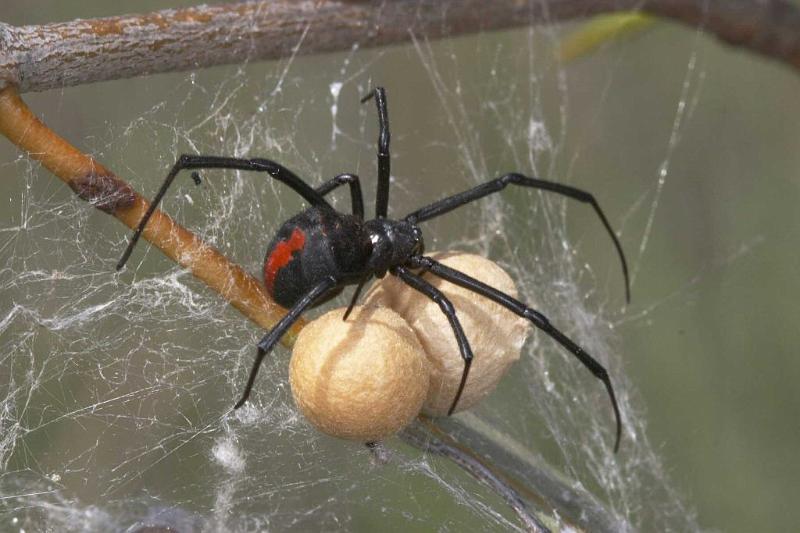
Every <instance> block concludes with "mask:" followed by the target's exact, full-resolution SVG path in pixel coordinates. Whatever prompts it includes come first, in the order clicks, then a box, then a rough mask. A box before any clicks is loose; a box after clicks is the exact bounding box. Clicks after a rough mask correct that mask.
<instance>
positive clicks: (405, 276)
mask: <svg viewBox="0 0 800 533" xmlns="http://www.w3.org/2000/svg"><path fill="white" fill-rule="evenodd" d="M390 272H391V273H392V274H394V275H395V276H397V277H399V278H400V279H401V280H403V281H404V282H405V283H406V284H407V285H409V286H410V287H411V288H413V289H415V290H417V291H419V292H421V293H422V294H424V295H425V296H427V297H428V298H430V299H431V300H433V301H434V302H435V303H437V304H438V305H439V308H440V309H441V310H442V313H444V315H445V316H446V317H447V320H448V321H449V322H450V327H451V328H453V333H454V334H455V337H456V342H457V343H458V349H459V351H460V352H461V358H462V359H464V373H463V374H462V376H461V383H460V384H459V386H458V392H456V397H455V398H454V399H453V404H452V405H451V406H450V410H449V411H448V412H447V415H448V416H449V415H452V414H453V411H455V409H456V405H458V400H459V399H461V393H462V392H464V386H465V385H466V384H467V376H468V375H469V368H470V366H471V365H472V348H471V347H470V345H469V341H468V340H467V336H466V335H465V334H464V329H463V328H462V327H461V322H459V320H458V317H457V316H456V310H455V308H454V307H453V303H452V302H451V301H450V300H449V299H448V298H447V296H445V295H444V294H443V293H442V291H440V290H439V289H437V288H436V287H434V286H433V285H431V284H430V283H428V282H427V281H425V280H424V279H423V278H421V277H420V276H417V275H416V274H414V273H412V272H410V271H409V270H408V269H406V268H404V267H401V266H398V267H394V268H392V269H391V270H390Z"/></svg>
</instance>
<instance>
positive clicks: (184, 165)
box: [117, 155, 330, 270]
mask: <svg viewBox="0 0 800 533" xmlns="http://www.w3.org/2000/svg"><path fill="white" fill-rule="evenodd" d="M207 168H221V169H230V170H250V171H254V172H266V173H268V174H269V175H270V176H271V177H272V178H273V179H276V180H278V181H280V182H282V183H285V184H286V185H288V186H289V188H291V189H292V190H293V191H295V192H296V193H297V194H299V195H300V196H302V197H303V198H304V199H305V200H306V201H307V202H308V203H309V204H311V205H313V206H327V207H330V204H328V202H327V201H325V199H324V198H323V197H322V195H321V194H319V193H318V192H317V191H315V190H314V189H313V188H312V187H311V186H310V185H309V184H307V183H306V182H305V181H303V180H302V179H300V178H299V177H298V176H297V175H296V174H295V173H294V172H292V171H291V170H289V169H288V168H286V167H284V166H283V165H281V164H280V163H276V162H275V161H270V160H269V159H241V158H237V157H221V156H213V155H182V156H180V157H179V158H178V161H177V162H176V163H175V164H174V165H173V167H172V169H171V170H170V171H169V174H167V177H166V178H165V179H164V183H162V184H161V188H160V189H159V190H158V193H156V195H155V197H154V198H153V201H152V202H150V206H149V207H148V208H147V212H146V213H145V214H144V216H143V217H142V220H140V221H139V226H138V227H137V228H136V231H135V232H134V234H133V237H131V240H130V242H129V243H128V247H127V248H126V249H125V252H124V253H123V254H122V257H121V258H120V260H119V262H118V263H117V270H121V269H122V267H123V266H125V263H126V262H127V261H128V258H129V257H130V255H131V253H132V252H133V248H134V247H135V246H136V243H137V242H138V241H139V237H141V235H142V232H143V231H144V228H145V226H146V225H147V221H148V220H150V217H151V216H153V213H154V212H155V210H156V208H157V207H158V204H159V202H160V201H161V199H162V198H163V197H164V195H165V194H166V193H167V189H169V186H170V185H171V184H172V182H173V180H174V179H175V176H177V175H178V172H180V171H181V170H184V169H186V170H191V169H207ZM192 179H194V180H195V183H197V182H198V181H199V179H200V178H199V176H198V175H197V173H196V172H193V173H192Z"/></svg>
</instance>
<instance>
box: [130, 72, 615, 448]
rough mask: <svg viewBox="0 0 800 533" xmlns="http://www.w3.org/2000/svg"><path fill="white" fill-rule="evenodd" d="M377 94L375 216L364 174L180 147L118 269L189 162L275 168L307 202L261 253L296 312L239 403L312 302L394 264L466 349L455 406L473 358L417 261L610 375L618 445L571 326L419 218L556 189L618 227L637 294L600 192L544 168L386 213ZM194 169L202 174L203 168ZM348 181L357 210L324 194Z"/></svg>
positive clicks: (385, 154)
mask: <svg viewBox="0 0 800 533" xmlns="http://www.w3.org/2000/svg"><path fill="white" fill-rule="evenodd" d="M371 98H374V99H375V103H376V105H377V108H378V122H379V126H380V134H379V136H378V191H377V198H376V201H375V218H374V219H372V220H366V221H365V220H364V200H363V196H362V194H361V185H360V183H359V179H358V176H356V175H354V174H341V175H339V176H336V177H335V178H333V179H331V180H330V181H328V182H326V183H323V184H322V185H320V186H319V187H317V188H316V189H314V188H312V187H311V186H310V185H308V184H307V183H306V182H305V181H303V180H302V179H300V178H299V177H298V176H297V175H295V174H294V173H293V172H292V171H290V170H289V169H287V168H286V167H284V166H282V165H280V164H279V163H276V162H274V161H270V160H268V159H240V158H233V157H218V156H206V155H182V156H180V158H178V161H177V162H176V163H175V165H174V166H173V167H172V170H170V172H169V174H168V175H167V177H166V179H165V180H164V183H163V184H162V185H161V189H160V190H159V191H158V194H156V196H155V198H154V199H153V202H152V203H151V204H150V207H149V209H148V210H147V213H146V214H145V215H144V217H143V218H142V220H141V222H140V223H139V227H138V228H137V229H136V232H135V233H134V234H133V237H132V238H131V241H130V243H129V244H128V248H127V249H126V250H125V253H124V254H123V255H122V258H121V259H120V260H119V263H118V264H117V269H118V270H119V269H121V268H122V267H123V266H124V265H125V262H126V261H127V260H128V258H129V257H130V255H131V252H132V251H133V247H134V246H135V245H136V242H137V241H138V240H139V237H140V236H141V234H142V230H143V229H144V227H145V225H146V224H147V221H148V220H149V219H150V216H151V215H152V214H153V211H155V209H156V206H157V205H158V203H159V202H160V201H161V198H162V197H163V196H164V194H165V193H166V192H167V189H168V188H169V186H170V184H171V183H172V181H173V180H174V178H175V176H176V175H177V174H178V172H180V171H181V170H183V169H209V168H222V169H234V170H252V171H256V172H266V173H267V174H269V175H270V176H271V177H272V178H274V179H276V180H278V181H280V182H283V183H285V184H286V185H288V186H289V187H290V188H291V189H292V190H294V191H295V192H297V193H298V194H299V195H300V196H302V197H303V198H304V199H305V200H306V201H307V202H308V203H309V204H310V207H309V208H308V209H306V210H305V211H303V212H302V213H300V214H298V215H296V216H294V217H292V218H290V219H289V220H288V221H286V222H285V223H284V224H283V225H282V226H281V228H280V229H279V230H278V234H277V235H276V236H275V238H274V239H273V240H272V242H271V243H270V245H269V248H267V255H266V258H265V261H264V283H265V285H266V288H267V290H268V291H269V293H270V295H271V296H272V297H273V298H274V299H275V301H276V302H278V303H279V304H280V305H282V306H284V307H286V308H287V309H289V312H288V313H287V314H286V315H285V316H284V317H283V318H282V319H281V320H280V321H279V322H278V323H277V324H276V325H275V326H274V327H273V328H272V330H271V331H270V332H269V333H267V334H266V335H265V336H264V338H263V339H261V342H259V343H258V353H257V355H256V360H255V363H254V364H253V368H252V370H251V371H250V377H249V378H248V380H247V385H246V387H245V389H244V394H243V395H242V398H241V399H240V400H239V401H238V402H237V403H236V406H235V408H239V407H241V406H242V405H243V404H244V402H245V401H247V398H248V397H249V395H250V391H251V389H252V388H253V383H254V382H255V379H256V374H257V373H258V369H259V366H260V365H261V362H262V361H263V359H264V357H265V356H266V355H267V353H269V351H270V350H271V349H272V347H273V346H274V345H275V344H276V343H277V342H278V340H279V339H280V338H281V337H283V335H284V334H285V333H286V332H287V331H288V330H289V328H290V327H291V326H292V324H294V322H296V321H297V320H298V319H299V318H300V316H301V315H302V313H303V312H304V311H306V310H307V309H309V308H311V307H313V306H315V305H319V304H320V303H322V302H324V301H326V300H328V299H329V298H331V297H333V296H335V295H336V294H338V292H340V291H341V290H342V289H343V288H344V286H346V285H357V287H356V290H355V292H354V294H353V297H352V300H351V301H350V306H349V307H348V309H347V312H346V313H345V315H344V318H345V319H346V318H347V315H348V314H349V313H350V311H351V310H352V308H353V306H354V305H355V303H356V300H357V299H358V295H359V293H360V292H361V289H362V287H363V286H364V284H365V283H366V282H367V281H368V280H369V279H370V278H372V277H373V276H375V277H378V278H381V277H383V276H384V275H386V273H387V272H388V273H390V274H392V275H394V276H397V277H398V278H400V279H401V280H403V281H404V282H405V283H406V284H408V285H409V286H411V287H412V288H413V289H415V290H417V291H419V292H421V293H422V294H424V295H425V296H427V297H429V298H430V299H431V300H433V301H434V302H436V303H437V304H438V305H439V307H440V308H441V310H442V312H443V313H444V314H445V315H446V316H447V319H448V321H449V322H450V325H451V327H452V328H453V333H454V334H455V338H456V341H457V342H458V347H459V350H460V351H461V357H462V358H463V359H464V373H463V375H462V377H461V383H460V385H459V388H458V392H456V395H455V398H453V404H452V405H451V407H450V410H449V412H448V414H452V413H453V411H454V410H455V408H456V405H458V400H459V398H460V397H461V393H462V392H463V390H464V385H465V384H466V382H467V376H468V375H469V369H470V364H471V363H472V349H471V348H470V345H469V342H468V341H467V337H466V336H465V335H464V331H463V329H462V328H461V324H460V323H459V320H458V317H457V316H456V311H455V309H454V308H453V305H452V303H451V302H450V300H448V298H447V296H445V295H444V294H443V293H442V292H441V291H439V290H438V289H437V288H436V287H434V286H433V285H431V284H430V283H428V282H427V281H426V280H425V279H423V278H422V277H421V276H420V275H419V274H416V273H414V271H415V270H422V271H424V272H430V273H431V274H434V275H436V276H439V277H440V278H442V279H445V280H447V281H449V282H451V283H454V284H456V285H460V286H461V287H464V288H466V289H469V290H471V291H473V292H475V293H477V294H480V295H482V296H484V297H486V298H489V299H490V300H493V301H495V302H497V303H498V304H500V305H502V306H503V307H505V308H507V309H508V310H510V311H511V312H513V313H515V314H517V315H519V316H521V317H524V318H526V319H528V320H530V321H531V322H532V323H533V324H534V325H535V326H536V327H537V328H539V329H541V330H542V331H544V332H545V333H547V334H548V335H550V336H551V337H552V338H553V339H555V340H556V342H558V343H559V344H561V345H562V346H563V347H564V348H566V349H567V350H569V351H570V352H571V353H572V354H573V355H575V357H577V358H578V359H579V360H580V362H581V363H583V364H584V365H585V366H586V368H588V369H589V370H590V371H591V372H592V374H594V375H595V377H597V378H598V379H600V380H601V381H602V382H603V384H604V385H605V387H606V389H607V391H608V395H609V397H610V398H611V404H612V407H613V408H614V415H615V417H616V441H615V444H614V451H617V449H618V448H619V441H620V436H621V432H622V422H621V419H620V412H619V407H618V405H617V400H616V397H615V395H614V389H613V388H612V386H611V381H610V379H609V377H608V373H607V372H606V369H605V368H604V367H603V366H602V365H601V364H600V363H598V362H597V360H595V359H594V358H593V357H592V356H590V355H589V354H588V353H586V352H585V351H584V350H583V349H582V348H581V347H580V346H578V345H577V344H575V343H574V342H573V341H572V340H570V339H569V338H568V337H567V336H566V335H564V334H563V333H561V332H560V331H559V330H557V329H556V328H555V327H553V326H552V325H551V324H550V322H549V321H548V320H547V318H546V317H545V316H544V315H542V314H541V313H539V312H538V311H535V310H534V309H531V308H530V307H528V306H526V305H525V304H523V303H522V302H520V301H519V300H517V299H515V298H512V297H511V296H509V295H508V294H505V293H503V292H500V291H499V290H497V289H494V288H492V287H490V286H488V285H486V284H484V283H481V282H480V281H478V280H476V279H474V278H472V277H470V276H468V275H466V274H464V273H462V272H459V271H457V270H454V269H452V268H449V267H447V266H445V265H443V264H441V263H438V262H437V261H434V260H433V259H431V258H430V257H426V256H424V255H423V253H424V244H423V239H422V231H421V230H420V228H419V226H418V224H419V223H420V222H425V221H426V220H430V219H432V218H436V217H438V216H441V215H444V214H445V213H449V212H450V211H452V210H454V209H456V208H458V207H461V206H463V205H466V204H468V203H470V202H473V201H475V200H478V199H480V198H483V197H484V196H488V195H490V194H492V193H496V192H499V191H501V190H503V189H504V188H505V187H506V185H509V184H513V185H521V186H524V187H532V188H534V189H543V190H547V191H551V192H555V193H558V194H561V195H564V196H567V197H570V198H574V199H576V200H579V201H581V202H584V203H588V204H590V205H591V206H592V207H593V208H594V210H595V211H596V212H597V215H598V216H599V217H600V220H601V221H602V223H603V225H604V226H605V228H606V230H607V231H608V233H609V235H611V239H612V241H613V242H614V246H615V247H616V249H617V253H618V254H619V257H620V260H621V262H622V272H623V275H624V277H625V297H626V300H630V289H629V282H628V267H627V263H626V261H625V255H624V254H623V252H622V247H621V246H620V244H619V241H618V240H617V237H616V236H615V235H614V232H613V231H612V229H611V225H610V224H609V223H608V220H607V219H606V217H605V215H604V214H603V211H602V210H601V209H600V206H599V205H598V203H597V201H596V200H595V199H594V197H593V196H592V195H591V194H589V193H588V192H585V191H582V190H580V189H576V188H574V187H569V186H567V185H561V184H558V183H553V182H550V181H545V180H541V179H538V178H529V177H527V176H523V175H521V174H517V173H510V174H506V175H504V176H501V177H499V178H497V179H494V180H492V181H489V182H487V183H484V184H483V185H479V186H477V187H474V188H472V189H469V190H467V191H464V192H461V193H459V194H454V195H453V196H449V197H447V198H444V199H442V200H439V201H438V202H434V203H432V204H430V205H428V206H426V207H423V208H422V209H418V210H416V211H414V212H413V213H410V214H408V215H406V216H405V217H403V218H402V219H399V220H394V219H391V218H387V209H388V204H389V176H390V172H389V166H390V156H389V117H388V111H387V106H386V93H385V91H384V89H383V88H381V87H378V88H375V89H374V90H373V91H371V92H370V93H369V94H368V95H367V96H365V97H364V98H362V99H361V102H362V103H363V102H366V101H367V100H369V99H371ZM191 175H192V178H193V179H194V181H195V182H196V183H198V184H199V183H200V177H199V175H198V174H197V172H196V171H195V172H192V174H191ZM345 184H347V185H348V186H349V188H350V197H351V202H352V209H353V214H352V215H348V214H345V213H340V212H338V211H336V210H335V209H334V208H333V207H331V205H330V204H329V203H328V201H327V200H325V198H324V196H325V195H326V194H328V193H329V192H331V191H332V190H334V189H336V188H337V187H339V186H341V185H345Z"/></svg>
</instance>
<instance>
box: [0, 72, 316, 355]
mask: <svg viewBox="0 0 800 533" xmlns="http://www.w3.org/2000/svg"><path fill="white" fill-rule="evenodd" d="M0 133H2V134H3V135H5V136H6V137H8V139H9V140H10V141H11V142H12V143H14V144H15V145H17V147H19V148H20V149H21V150H23V151H25V152H27V154H28V155H29V156H30V157H31V158H32V159H36V160H37V161H41V163H42V164H43V165H44V166H45V168H47V169H48V170H49V171H50V172H52V173H53V174H55V175H56V176H57V177H59V178H60V179H61V180H62V181H64V182H65V183H66V184H67V185H69V187H70V188H71V189H72V190H73V191H75V193H76V194H77V195H78V196H80V197H81V198H82V199H84V200H86V201H87V202H89V203H90V204H92V205H93V206H94V207H96V208H98V209H100V210H102V211H104V212H106V213H108V214H109V215H112V216H114V217H116V218H117V219H118V220H119V221H120V222H122V223H123V224H125V225H126V226H128V227H129V228H135V227H136V226H137V225H138V224H139V220H141V218H142V215H144V213H145V211H146V210H147V207H148V205H149V203H148V202H147V200H145V199H144V198H142V197H141V196H140V195H139V194H138V193H137V192H136V191H134V190H133V188H132V187H131V186H130V185H128V184H127V183H125V181H123V180H122V179H121V178H119V177H118V176H116V175H115V174H114V173H113V172H112V171H110V170H109V169H107V168H106V167H104V166H103V165H101V164H100V163H99V162H97V161H95V160H94V159H93V158H92V157H90V156H88V155H86V154H84V153H82V152H81V151H80V150H78V149H77V148H75V147H74V146H72V145H71V144H69V143H68V142H67V141H66V140H64V139H63V138H61V137H60V136H58V135H57V134H56V133H55V132H53V130H51V129H50V128H48V127H47V126H46V125H45V124H44V123H43V122H42V121H40V120H39V119H38V118H37V117H36V116H35V115H34V114H33V113H32V112H31V111H30V109H28V106H26V105H25V102H23V101H22V99H21V98H20V97H19V95H18V94H17V92H16V90H15V89H14V87H6V88H5V89H2V90H0ZM142 237H144V238H145V239H146V240H148V241H150V242H151V243H152V244H154V245H155V246H157V247H158V248H159V249H160V250H161V251H162V252H164V255H166V256H167V257H169V258H170V259H172V260H173V261H175V262H176V263H178V264H179V265H181V266H183V267H185V268H187V269H188V270H189V271H191V273H192V274H193V275H194V276H195V277H197V278H198V279H200V280H202V281H203V282H205V283H206V285H208V286H209V287H210V288H211V289H213V290H214V291H216V292H218V293H219V294H220V295H222V297H223V298H225V299H226V300H227V301H228V302H230V304H231V305H233V306H234V307H235V308H236V309H238V310H239V311H241V313H242V314H243V315H244V316H246V317H247V318H249V319H250V320H252V321H253V322H255V323H256V324H258V325H259V326H261V327H263V328H264V329H270V328H271V327H272V326H273V325H275V323H276V322H277V321H278V320H280V319H281V317H282V316H283V315H284V314H285V313H286V310H285V309H283V308H282V307H280V306H279V305H278V304H276V303H274V302H273V301H272V299H271V298H270V297H269V295H268V294H267V293H266V290H265V289H264V288H263V285H262V284H261V283H259V282H258V280H256V279H255V278H254V277H253V276H251V275H250V274H248V273H247V272H245V271H244V269H242V268H241V267H239V266H238V265H235V264H233V263H231V262H230V261H228V259H227V258H226V257H225V256H224V255H222V254H221V253H220V252H219V251H217V250H216V249H215V248H213V247H211V246H209V245H208V244H206V243H204V242H203V241H202V240H201V239H200V238H198V237H197V236H196V235H194V234H193V233H192V232H190V231H189V230H187V229H186V228H184V227H183V226H181V225H180V224H178V223H176V222H175V221H174V220H172V218H170V217H169V215H167V214H165V213H164V212H162V211H160V210H156V211H155V213H153V217H152V218H151V219H150V221H149V222H148V224H147V227H146V228H145V230H144V233H142ZM109 268H113V266H112V265H109ZM301 328H302V324H300V323H298V324H297V325H296V326H295V327H294V328H293V329H292V330H291V331H290V333H289V334H287V335H286V336H285V337H284V338H283V342H284V344H286V345H287V346H290V345H291V344H292V343H293V342H294V338H295V337H296V335H297V333H299V331H300V329H301Z"/></svg>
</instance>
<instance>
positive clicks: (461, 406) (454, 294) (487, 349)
mask: <svg viewBox="0 0 800 533" xmlns="http://www.w3.org/2000/svg"><path fill="white" fill-rule="evenodd" d="M427 255H428V256H429V257H432V258H433V259H436V260H437V261H439V262H441V263H444V264H445V265H447V266H449V267H450V268H454V269H456V270H459V271H461V272H464V273H465V274H468V275H470V276H472V277H473V278H476V279H478V280H480V281H482V282H483V283H486V284H488V285H490V286H492V287H495V288H496V289H498V290H500V291H503V292H505V293H507V294H510V295H511V296H514V297H515V298H516V297H517V289H516V287H515V286H514V282H513V280H512V279H511V277H510V276H509V275H508V274H507V273H506V272H505V271H504V270H503V269H502V268H500V267H499V266H498V265H497V264H495V263H494V262H492V261H490V260H488V259H486V258H484V257H481V256H479V255H473V254H465V253H459V252H437V253H431V254H427ZM424 278H425V279H426V280H427V281H428V282H430V283H431V284H432V285H434V286H435V287H437V288H438V289H440V290H441V291H442V292H444V293H445V295H446V296H447V297H448V298H449V299H450V300H451V301H452V303H453V306H454V307H455V310H456V316H457V317H458V319H459V321H460V322H461V325H462V327H463V328H464V332H465V333H466V335H467V339H468V340H469V342H470V345H471V346H472V351H473V354H474V358H473V361H472V368H471V369H470V373H469V378H468V380H467V385H466V388H465V389H464V393H463V394H462V396H461V399H460V400H459V402H458V406H457V407H456V411H463V410H465V409H468V408H470V407H472V406H473V405H475V404H476V403H478V402H479V401H480V400H481V399H483V398H484V397H485V396H486V395H487V394H489V392H491V391H492V390H493V389H494V388H495V386H496V385H497V383H498V382H499V381H500V378H502V377H503V375H504V374H505V373H506V371H507V370H508V369H509V367H510V366H511V364H512V363H513V362H514V361H516V360H517V359H519V356H520V351H521V349H522V345H523V344H524V343H525V337H526V335H527V332H528V321H527V320H525V319H524V318H520V317H518V316H516V315H514V314H513V313H511V312H510V311H507V310H506V309H505V308H503V307H501V306H500V305H498V304H496V303H494V302H492V301H491V300H489V299H487V298H485V297H483V296H480V295H477V294H475V293H474V292H472V291H469V290H467V289H463V288H461V287H458V286H456V285H453V284H451V283H449V282H446V281H443V280H442V279H441V278H438V277H437V276H434V275H432V274H430V273H427V274H425V275H424ZM365 303H367V304H369V305H372V304H379V305H385V306H386V307H390V308H392V309H393V310H395V311H397V312H398V313H400V315H401V316H402V317H403V318H404V319H405V320H406V322H408V324H409V325H410V326H411V327H412V328H413V329H414V331H415V332H416V334H417V337H418V338H419V340H420V342H421V343H422V347H423V349H424V350H425V353H426V354H427V356H428V360H429V361H430V362H431V384H430V389H429V390H428V397H427V399H426V401H425V406H424V410H425V412H426V413H428V414H430V415H433V416H443V415H446V414H447V412H448V410H449V409H450V406H451V404H452V403H453V399H454V398H455V394H456V392H457V390H458V386H459V384H460V383H461V376H462V374H463V371H464V360H463V359H462V358H461V354H460V352H459V349H458V344H457V343H456V340H455V337H454V335H453V329H452V328H451V327H450V323H449V322H448V320H447V318H446V317H445V315H444V314H443V313H442V311H441V309H440V308H439V306H438V305H437V304H436V303H434V302H433V301H432V300H431V299H430V298H428V297H427V296H425V295H423V294H421V293H419V292H417V291H416V290H414V289H412V288H410V287H408V286H407V285H405V284H404V283H403V282H402V281H400V280H399V279H398V278H396V277H395V276H391V275H388V276H386V277H385V278H383V279H381V280H379V281H377V282H376V283H375V284H374V285H373V286H372V288H371V289H370V291H369V293H368V294H367V296H366V298H365Z"/></svg>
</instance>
